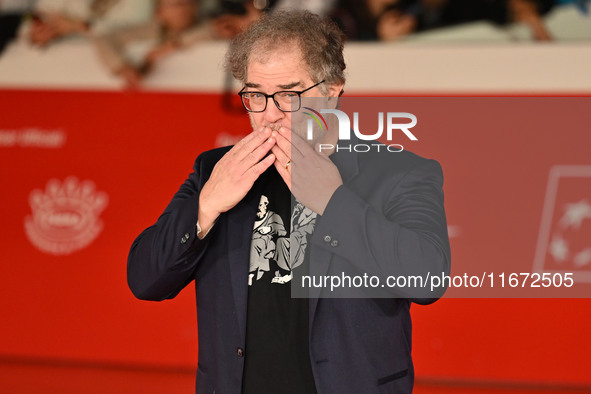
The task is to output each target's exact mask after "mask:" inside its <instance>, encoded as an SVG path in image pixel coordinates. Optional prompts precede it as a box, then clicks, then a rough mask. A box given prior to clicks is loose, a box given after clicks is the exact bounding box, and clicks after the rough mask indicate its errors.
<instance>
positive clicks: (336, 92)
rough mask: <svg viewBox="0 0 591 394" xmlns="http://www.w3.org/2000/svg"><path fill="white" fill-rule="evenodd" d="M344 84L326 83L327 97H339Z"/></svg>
mask: <svg viewBox="0 0 591 394" xmlns="http://www.w3.org/2000/svg"><path fill="white" fill-rule="evenodd" d="M344 86H345V84H344V83H333V84H330V85H328V92H327V93H328V97H340V95H341V94H342V92H343V87H344Z"/></svg>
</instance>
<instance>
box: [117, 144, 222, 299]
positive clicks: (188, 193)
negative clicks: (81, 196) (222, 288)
mask: <svg viewBox="0 0 591 394" xmlns="http://www.w3.org/2000/svg"><path fill="white" fill-rule="evenodd" d="M202 157H203V155H201V156H199V157H198V158H197V160H196V161H195V166H194V171H193V173H192V174H191V175H190V176H189V178H188V179H187V180H186V181H185V182H184V183H183V185H182V186H181V187H180V189H179V190H178V192H177V193H176V194H175V195H174V197H173V199H172V201H171V202H170V203H169V204H168V206H167V207H166V209H165V210H164V212H163V213H162V215H161V216H160V217H159V218H158V220H157V222H156V223H155V224H154V225H152V226H150V227H148V228H147V229H146V230H144V231H143V232H142V233H141V234H140V235H139V236H138V237H137V238H136V239H135V241H134V242H133V244H132V246H131V250H130V251H129V256H128V260H127V283H128V285H129V288H130V289H131V291H132V292H133V294H134V295H135V296H136V297H137V298H139V299H143V300H153V301H161V300H164V299H168V298H173V297H175V296H176V295H177V294H178V293H179V292H180V291H181V290H182V289H183V288H184V287H185V286H186V285H187V284H189V283H190V282H191V281H192V280H193V279H194V275H195V269H196V267H197V264H198V263H199V261H200V260H201V258H202V256H203V254H204V252H205V250H206V248H207V245H208V244H209V242H210V240H211V238H212V236H214V234H212V233H210V234H208V235H207V236H206V237H205V238H204V239H202V240H200V239H198V238H197V212H198V203H199V192H200V191H201V188H202V187H203V184H204V183H205V181H207V179H205V178H207V177H208V174H209V172H207V171H205V170H204V168H203V159H202ZM206 173H207V176H206V175H205V174H206Z"/></svg>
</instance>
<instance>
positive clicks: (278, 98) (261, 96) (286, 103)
mask: <svg viewBox="0 0 591 394" xmlns="http://www.w3.org/2000/svg"><path fill="white" fill-rule="evenodd" d="M323 82H325V80H324V79H323V80H322V81H320V82H318V83H317V84H316V85H312V86H310V87H309V88H308V89H305V90H301V91H295V90H281V91H279V92H275V93H273V94H265V93H262V92H244V89H246V86H245V87H243V88H242V90H240V92H238V95H239V96H240V98H241V99H242V104H243V105H244V108H246V110H247V111H248V112H263V111H264V110H266V109H267V102H268V101H269V97H271V98H273V102H274V103H275V105H276V106H277V108H279V110H280V111H283V112H295V111H299V110H300V108H301V106H302V93H305V92H307V91H308V90H310V89H312V88H315V87H316V86H318V85H320V84H321V83H323Z"/></svg>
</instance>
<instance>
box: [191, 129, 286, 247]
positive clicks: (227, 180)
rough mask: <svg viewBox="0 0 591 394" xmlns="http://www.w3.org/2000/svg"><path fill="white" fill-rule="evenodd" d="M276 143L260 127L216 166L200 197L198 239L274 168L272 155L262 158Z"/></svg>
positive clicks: (269, 131) (267, 131) (266, 131)
mask: <svg viewBox="0 0 591 394" xmlns="http://www.w3.org/2000/svg"><path fill="white" fill-rule="evenodd" d="M275 142H276V140H275V138H274V137H271V129H269V128H268V127H261V128H259V129H257V130H256V131H253V132H252V133H250V134H249V135H247V136H246V137H244V138H243V139H242V140H240V142H238V143H237V144H236V145H234V147H233V148H232V149H230V150H229V151H228V152H227V153H226V154H225V155H224V156H223V157H222V158H221V159H220V161H218V162H217V164H216V165H215V167H214V168H213V171H212V173H211V176H210V177H209V180H208V181H207V182H206V183H205V185H203V189H202V190H201V194H200V195H199V211H198V214H197V215H198V216H197V217H198V222H199V227H200V228H201V232H200V233H199V234H197V235H198V237H199V238H203V234H207V233H208V232H209V229H210V228H211V227H212V226H213V224H214V223H215V221H216V219H217V218H218V216H219V215H220V214H221V213H223V212H226V211H228V210H230V209H232V208H233V207H234V206H236V204H238V203H239V202H240V201H241V200H242V199H243V198H244V196H246V194H247V193H248V191H249V190H250V189H251V188H252V185H253V184H254V182H255V181H256V180H257V179H258V177H259V176H260V175H261V174H262V173H263V172H265V171H266V170H267V168H269V167H270V166H271V165H272V164H273V162H274V161H275V155H274V154H273V153H271V154H270V155H269V156H267V157H265V155H266V154H267V153H268V152H269V151H270V150H271V148H273V146H274V145H275ZM263 158H264V159H263Z"/></svg>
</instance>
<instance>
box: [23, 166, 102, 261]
mask: <svg viewBox="0 0 591 394" xmlns="http://www.w3.org/2000/svg"><path fill="white" fill-rule="evenodd" d="M108 201H109V198H108V196H107V194H106V193H104V192H100V191H96V188H95V185H94V183H93V182H92V181H89V180H86V181H83V182H80V181H78V179H77V178H75V177H68V178H66V179H65V180H64V181H63V183H62V182H60V181H59V180H58V179H51V180H49V181H48V182H47V186H46V187H45V191H43V190H39V189H35V190H33V191H32V192H31V194H30V195H29V204H30V206H31V211H32V215H30V216H27V217H26V218H25V231H26V234H27V237H28V238H29V241H31V243H32V244H33V245H35V246H36V247H37V248H38V249H39V250H41V251H43V252H45V253H49V254H53V255H67V254H71V253H74V252H76V251H78V250H80V249H83V248H85V247H86V246H88V245H89V244H90V243H92V241H94V240H95V239H96V237H97V236H98V235H99V234H100V232H101V231H102V229H103V226H104V223H103V221H102V220H101V219H100V218H99V215H100V214H101V212H102V211H103V210H104V209H105V208H106V206H107V204H108Z"/></svg>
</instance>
